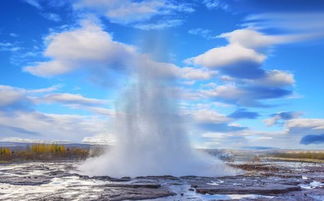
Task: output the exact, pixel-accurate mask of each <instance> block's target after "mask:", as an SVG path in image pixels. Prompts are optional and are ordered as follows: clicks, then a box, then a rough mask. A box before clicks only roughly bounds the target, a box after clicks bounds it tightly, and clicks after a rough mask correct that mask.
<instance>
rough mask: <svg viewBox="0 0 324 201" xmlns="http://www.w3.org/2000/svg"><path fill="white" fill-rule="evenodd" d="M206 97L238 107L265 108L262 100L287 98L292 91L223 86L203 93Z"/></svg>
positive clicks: (274, 88)
mask: <svg viewBox="0 0 324 201" xmlns="http://www.w3.org/2000/svg"><path fill="white" fill-rule="evenodd" d="M201 93H202V94H204V95H205V96H207V97H209V98H212V99H217V100H221V101H224V102H226V103H230V104H235V105H238V106H249V107H265V106H267V105H265V104H263V103H262V102H261V101H262V100H269V99H275V98H281V97H285V96H288V95H290V94H291V91H290V90H287V89H282V88H276V87H261V86H240V87H238V86H235V85H221V86H217V87H215V88H212V89H208V90H203V91H201Z"/></svg>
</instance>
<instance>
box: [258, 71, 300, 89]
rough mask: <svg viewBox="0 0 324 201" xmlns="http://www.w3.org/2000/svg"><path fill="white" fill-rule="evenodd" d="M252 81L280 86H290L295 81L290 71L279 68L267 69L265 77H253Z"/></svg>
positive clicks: (262, 84)
mask: <svg viewBox="0 0 324 201" xmlns="http://www.w3.org/2000/svg"><path fill="white" fill-rule="evenodd" d="M252 82H254V83H255V84H257V85H261V86H271V87H282V86H292V85H293V84H294V83H295V79H294V75H293V74H292V73H289V72H285V71H280V70H269V71H267V72H266V75H265V77H263V78H261V79H255V80H253V81H252Z"/></svg>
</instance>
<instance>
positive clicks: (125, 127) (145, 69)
mask: <svg viewBox="0 0 324 201" xmlns="http://www.w3.org/2000/svg"><path fill="white" fill-rule="evenodd" d="M155 52H161V51H155ZM133 63H134V65H133V66H134V69H135V70H134V69H133V70H132V76H131V78H132V79H131V80H132V83H131V84H130V85H129V86H128V88H127V89H126V90H125V92H124V93H123V94H122V95H121V97H122V98H121V100H120V101H118V104H117V112H116V120H115V122H116V137H117V144H116V145H115V146H114V147H113V148H112V150H111V151H107V152H106V153H105V154H104V155H102V156H100V157H98V158H91V159H89V160H87V161H86V162H85V163H84V164H82V165H81V166H80V168H79V169H80V170H81V171H82V172H83V173H85V174H88V175H108V176H112V177H123V176H131V177H135V176H147V175H173V176H185V175H196V176H221V175H228V174H232V173H233V170H231V169H230V168H228V167H226V166H225V164H223V163H222V162H221V161H219V160H217V159H216V158H213V157H211V156H208V155H205V154H203V153H198V152H197V151H195V150H193V149H192V148H191V147H190V143H189V142H188V139H187V135H186V130H185V129H184V127H183V123H182V118H181V115H180V114H179V112H178V108H177V102H176V98H177V97H176V96H175V95H174V94H175V93H174V88H173V87H174V86H175V85H174V84H175V80H174V79H172V77H170V76H168V75H166V74H165V73H164V72H165V69H163V67H164V66H165V65H161V64H162V63H159V62H156V61H154V60H153V59H151V58H150V57H148V56H145V55H141V56H140V57H139V58H136V59H135V60H134V62H133ZM227 170H228V171H227Z"/></svg>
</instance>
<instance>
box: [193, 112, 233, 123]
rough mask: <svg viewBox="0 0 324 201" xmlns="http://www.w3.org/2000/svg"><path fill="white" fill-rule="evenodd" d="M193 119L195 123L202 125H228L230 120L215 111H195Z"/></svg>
mask: <svg viewBox="0 0 324 201" xmlns="http://www.w3.org/2000/svg"><path fill="white" fill-rule="evenodd" d="M192 115H193V118H194V120H195V121H197V122H203V123H216V124H218V123H228V122H230V121H231V118H228V117H226V116H225V115H223V114H220V113H218V112H216V111H215V110H207V109H205V110H197V111H194V112H193V114H192Z"/></svg>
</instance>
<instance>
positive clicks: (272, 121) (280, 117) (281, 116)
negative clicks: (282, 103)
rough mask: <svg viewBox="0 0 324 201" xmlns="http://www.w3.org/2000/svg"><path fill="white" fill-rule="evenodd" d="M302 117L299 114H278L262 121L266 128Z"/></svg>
mask: <svg viewBox="0 0 324 201" xmlns="http://www.w3.org/2000/svg"><path fill="white" fill-rule="evenodd" d="M301 115H302V113H300V112H279V113H276V114H272V115H271V118H269V119H266V120H264V123H265V124H266V125H267V126H273V125H275V124H278V123H283V122H284V121H287V120H290V119H295V118H298V117H300V116H301Z"/></svg>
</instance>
